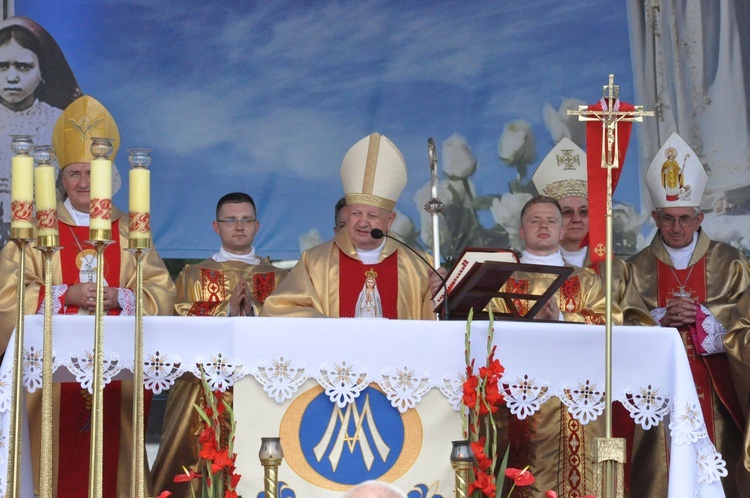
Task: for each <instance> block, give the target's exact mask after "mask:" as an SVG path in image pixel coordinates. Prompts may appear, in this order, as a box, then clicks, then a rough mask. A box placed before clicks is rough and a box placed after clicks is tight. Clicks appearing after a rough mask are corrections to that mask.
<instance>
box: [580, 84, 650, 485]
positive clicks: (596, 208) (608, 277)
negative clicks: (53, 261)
mask: <svg viewBox="0 0 750 498" xmlns="http://www.w3.org/2000/svg"><path fill="white" fill-rule="evenodd" d="M619 91H620V88H619V86H617V85H615V76H614V75H613V74H610V75H609V84H608V85H605V86H604V87H603V92H602V98H601V99H600V101H599V103H598V104H595V105H593V106H578V110H577V111H572V110H571V111H568V115H569V116H578V119H579V120H580V121H599V122H600V123H601V130H600V132H601V144H596V143H587V144H586V149H587V156H588V157H587V159H588V163H589V166H588V168H587V169H588V174H589V182H588V185H589V194H591V192H592V186H593V190H596V187H595V186H594V181H595V180H594V177H595V176H597V177H598V176H599V175H598V172H597V171H596V170H594V169H593V164H595V161H596V160H598V161H599V162H600V169H599V171H601V169H602V168H606V170H607V173H606V174H607V180H606V210H605V227H606V228H605V230H606V236H605V241H606V242H605V243H604V244H602V243H601V242H599V243H598V244H596V243H595V238H594V233H593V232H594V217H595V214H596V215H597V216H601V212H602V210H601V206H600V205H599V204H600V203H601V200H600V199H595V198H593V197H591V196H589V215H590V218H591V227H590V230H589V238H590V242H591V246H593V251H594V252H595V253H596V255H597V256H599V258H600V259H601V258H602V257H603V258H604V262H605V275H604V276H605V278H604V285H605V293H606V294H605V295H606V309H605V379H604V390H605V407H604V420H605V429H604V430H605V437H603V438H597V440H596V444H595V448H594V449H595V459H596V461H597V462H598V463H599V464H600V466H599V467H597V471H596V473H595V480H596V483H595V487H596V495H597V496H603V497H607V498H615V497H617V498H620V497H622V496H624V475H623V473H624V471H623V465H624V463H625V458H626V455H625V447H626V445H625V440H624V439H622V438H613V437H612V193H613V191H614V187H613V178H612V176H613V170H618V174H617V177H616V178H615V180H614V184H615V186H616V182H617V179H618V178H619V168H620V162H621V161H624V156H625V151H626V150H627V142H628V140H629V138H630V128H629V126H628V127H627V131H626V133H625V137H624V140H623V144H622V149H621V148H620V146H621V144H620V137H619V133H618V132H619V128H620V125H621V124H625V123H633V122H638V123H640V122H642V121H643V117H644V116H653V115H654V113H653V111H644V110H643V106H631V105H629V104H624V103H622V104H621V103H620V98H619ZM599 107H601V109H599ZM590 136H591V135H590V134H589V133H587V137H590ZM596 141H597V140H594V142H596ZM597 146H599V147H597ZM597 148H598V150H600V151H601V157H600V158H596V157H595V155H596V154H595V152H594V151H595V150H596V149H597ZM592 156H593V157H592ZM597 201H598V202H597ZM596 226H597V227H599V226H601V225H600V223H597V225H596ZM591 246H590V247H591ZM591 258H592V261H593V260H594V255H593V254H591Z"/></svg>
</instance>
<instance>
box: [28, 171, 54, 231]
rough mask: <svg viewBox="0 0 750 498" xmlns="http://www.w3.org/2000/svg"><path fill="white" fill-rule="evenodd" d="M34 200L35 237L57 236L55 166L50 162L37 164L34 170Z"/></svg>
mask: <svg viewBox="0 0 750 498" xmlns="http://www.w3.org/2000/svg"><path fill="white" fill-rule="evenodd" d="M34 201H35V202H36V226H37V237H44V236H46V235H54V236H58V235H59V232H58V229H57V190H56V189H55V168H53V167H52V165H50V164H43V165H39V166H37V167H36V169H35V170H34Z"/></svg>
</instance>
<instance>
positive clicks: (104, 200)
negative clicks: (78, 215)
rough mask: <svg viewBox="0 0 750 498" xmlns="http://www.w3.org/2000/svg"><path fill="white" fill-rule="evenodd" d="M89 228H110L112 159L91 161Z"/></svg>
mask: <svg viewBox="0 0 750 498" xmlns="http://www.w3.org/2000/svg"><path fill="white" fill-rule="evenodd" d="M90 190H91V208H90V211H89V214H90V215H91V218H90V220H89V229H90V230H97V229H99V230H111V229H112V161H110V160H109V159H94V160H93V161H91V187H90Z"/></svg>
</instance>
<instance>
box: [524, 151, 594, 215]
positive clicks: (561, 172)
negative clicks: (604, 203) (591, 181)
mask: <svg viewBox="0 0 750 498" xmlns="http://www.w3.org/2000/svg"><path fill="white" fill-rule="evenodd" d="M531 181H532V182H534V186H535V187H536V190H537V192H539V194H540V195H546V196H548V197H552V198H553V199H555V200H557V201H559V200H560V199H562V198H563V197H572V196H578V197H588V191H589V188H588V174H587V173H586V153H585V152H584V151H583V149H581V148H580V147H578V146H577V145H576V144H575V143H573V141H572V140H570V139H569V138H567V137H565V138H563V139H562V140H560V141H559V142H558V143H557V145H556V146H555V148H554V149H552V150H551V151H550V153H549V154H547V157H545V158H544V160H543V161H542V162H541V164H539V167H538V168H537V169H536V171H535V172H534V176H532V177H531Z"/></svg>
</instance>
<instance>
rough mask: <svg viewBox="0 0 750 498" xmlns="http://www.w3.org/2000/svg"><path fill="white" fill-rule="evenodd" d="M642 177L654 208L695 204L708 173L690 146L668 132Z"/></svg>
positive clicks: (699, 200) (703, 187) (697, 203)
mask: <svg viewBox="0 0 750 498" xmlns="http://www.w3.org/2000/svg"><path fill="white" fill-rule="evenodd" d="M644 181H645V182H646V187H647V188H648V192H649V194H651V201H652V202H653V204H654V208H669V207H698V206H700V205H701V199H702V198H703V191H704V190H705V189H706V184H707V183H708V174H707V173H706V170H705V169H704V168H703V164H701V160H700V159H699V158H698V155H697V154H696V153H695V152H693V149H691V148H690V146H689V145H688V144H687V143H686V142H685V141H684V140H683V139H682V137H680V136H679V135H678V134H677V133H672V135H670V136H669V138H668V139H667V141H666V142H664V144H663V145H662V146H661V149H659V152H657V153H656V156H655V157H654V159H653V161H651V165H650V166H649V167H648V171H646V178H645V179H644Z"/></svg>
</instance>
